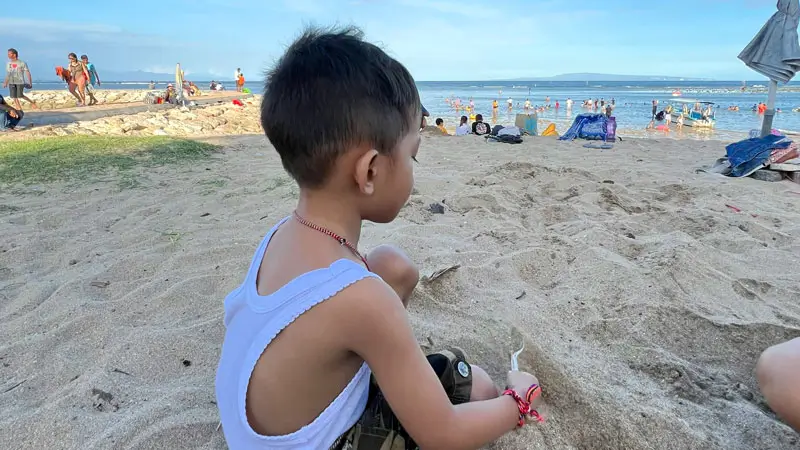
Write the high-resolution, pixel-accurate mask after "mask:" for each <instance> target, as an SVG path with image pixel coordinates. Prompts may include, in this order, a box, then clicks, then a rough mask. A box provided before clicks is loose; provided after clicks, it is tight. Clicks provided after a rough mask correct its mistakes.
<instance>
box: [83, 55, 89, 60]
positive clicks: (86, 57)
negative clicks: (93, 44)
mask: <svg viewBox="0 0 800 450" xmlns="http://www.w3.org/2000/svg"><path fill="white" fill-rule="evenodd" d="M81 59H89V57H88V56H86V55H81Z"/></svg>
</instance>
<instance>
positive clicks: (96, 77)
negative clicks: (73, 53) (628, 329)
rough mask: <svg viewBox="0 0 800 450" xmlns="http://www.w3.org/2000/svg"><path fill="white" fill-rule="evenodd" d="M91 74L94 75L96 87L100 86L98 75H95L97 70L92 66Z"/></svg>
mask: <svg viewBox="0 0 800 450" xmlns="http://www.w3.org/2000/svg"><path fill="white" fill-rule="evenodd" d="M92 73H93V74H94V79H95V80H97V85H98V86H100V74H98V73H97V69H96V68H95V67H94V66H92Z"/></svg>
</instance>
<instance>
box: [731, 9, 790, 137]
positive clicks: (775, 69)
mask: <svg viewBox="0 0 800 450" xmlns="http://www.w3.org/2000/svg"><path fill="white" fill-rule="evenodd" d="M798 22H800V1H798V0H778V12H776V13H775V14H773V15H772V17H770V19H769V20H768V21H767V23H766V24H764V26H763V27H762V28H761V31H759V32H758V34H756V37H754V38H753V40H752V41H750V43H749V44H747V47H745V48H744V50H742V52H741V53H739V59H741V60H742V61H743V62H744V63H745V64H746V65H747V67H750V68H751V69H753V70H755V71H756V72H758V73H760V74H762V75H764V76H766V77H767V78H769V79H770V83H769V94H768V95H767V111H766V113H764V121H763V123H762V125H761V136H766V135H767V134H769V133H770V132H771V130H772V120H773V118H774V117H775V93H776V91H777V90H778V82H781V83H788V82H789V80H791V79H792V78H793V77H794V75H795V73H797V72H798V71H799V70H800V43H799V42H798V37H797V25H798Z"/></svg>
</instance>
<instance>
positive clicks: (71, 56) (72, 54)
mask: <svg viewBox="0 0 800 450" xmlns="http://www.w3.org/2000/svg"><path fill="white" fill-rule="evenodd" d="M67 56H68V57H69V58H75V59H78V55H76V54H75V53H70V54H68V55H67Z"/></svg>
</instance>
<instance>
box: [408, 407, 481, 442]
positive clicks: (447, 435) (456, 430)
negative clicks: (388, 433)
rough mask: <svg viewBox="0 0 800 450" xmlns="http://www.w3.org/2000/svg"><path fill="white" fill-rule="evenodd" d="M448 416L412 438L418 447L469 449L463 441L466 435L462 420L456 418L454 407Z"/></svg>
mask: <svg viewBox="0 0 800 450" xmlns="http://www.w3.org/2000/svg"><path fill="white" fill-rule="evenodd" d="M449 416H450V417H448V418H445V419H444V420H442V421H440V422H439V423H437V424H436V426H434V427H431V430H430V431H428V433H427V434H426V435H424V436H420V437H419V438H414V442H416V444H417V446H418V447H419V448H424V449H426V450H427V449H431V450H471V449H474V448H475V447H474V445H473V446H470V445H469V444H468V443H466V442H464V437H465V436H466V435H468V432H467V431H466V430H463V429H462V428H461V425H462V422H460V421H459V420H458V418H457V417H456V413H455V408H453V409H452V413H451V414H449Z"/></svg>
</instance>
